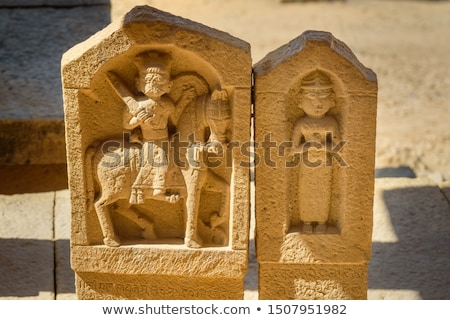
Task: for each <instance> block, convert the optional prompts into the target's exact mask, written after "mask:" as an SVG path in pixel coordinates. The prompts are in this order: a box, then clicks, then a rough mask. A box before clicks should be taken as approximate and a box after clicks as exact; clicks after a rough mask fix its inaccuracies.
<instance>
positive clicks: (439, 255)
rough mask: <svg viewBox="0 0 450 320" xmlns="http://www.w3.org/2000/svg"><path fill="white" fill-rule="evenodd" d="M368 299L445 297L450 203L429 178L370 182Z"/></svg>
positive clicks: (449, 294) (449, 291)
mask: <svg viewBox="0 0 450 320" xmlns="http://www.w3.org/2000/svg"><path fill="white" fill-rule="evenodd" d="M372 238H373V244H372V259H371V262H370V264H369V292H368V298H369V299H426V300H430V299H434V300H435V299H450V254H449V248H450V207H449V203H448V201H447V199H446V198H445V197H444V195H443V193H442V191H441V189H440V188H439V187H438V186H437V185H436V184H435V183H434V182H433V181H432V180H430V179H428V178H416V179H409V178H381V179H376V183H375V205H374V229H373V237H372Z"/></svg>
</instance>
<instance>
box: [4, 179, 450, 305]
mask: <svg viewBox="0 0 450 320" xmlns="http://www.w3.org/2000/svg"><path fill="white" fill-rule="evenodd" d="M445 194H447V198H446V197H445ZM449 195H450V184H449V183H447V184H442V185H441V188H440V187H439V186H438V185H436V184H435V183H434V182H432V181H431V180H429V179H427V178H379V179H377V180H376V193H375V206H374V230H373V247H372V248H373V250H372V259H371V262H370V265H369V291H368V298H369V299H450V278H449V274H450V255H449V247H450V207H449V198H448V196H449ZM0 221H1V224H0V270H1V271H0V299H76V296H75V293H74V292H75V289H74V274H73V272H72V270H71V269H70V263H69V256H70V250H69V238H70V201H69V192H68V190H62V191H56V192H44V193H30V194H18V195H0ZM253 245H254V242H253V237H252V239H251V250H250V255H249V271H248V275H247V277H246V281H245V286H246V292H245V299H257V297H258V295H257V290H258V286H257V263H256V260H255V253H254V247H253Z"/></svg>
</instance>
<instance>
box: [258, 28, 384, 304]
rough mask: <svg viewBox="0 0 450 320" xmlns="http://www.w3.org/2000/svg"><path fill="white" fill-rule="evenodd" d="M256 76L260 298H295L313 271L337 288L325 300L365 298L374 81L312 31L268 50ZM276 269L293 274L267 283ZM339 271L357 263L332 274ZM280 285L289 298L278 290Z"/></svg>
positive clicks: (329, 39)
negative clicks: (299, 288) (347, 268)
mask: <svg viewBox="0 0 450 320" xmlns="http://www.w3.org/2000/svg"><path fill="white" fill-rule="evenodd" d="M254 72H255V141H256V143H257V154H258V158H259V161H260V163H259V164H257V166H256V190H257V192H256V248H257V259H258V261H259V263H260V266H262V268H263V269H261V270H262V271H261V270H260V273H259V280H260V284H259V288H260V298H262V299H266V298H269V299H271V298H274V297H275V296H277V297H278V299H293V298H296V297H300V296H296V295H294V294H293V292H295V290H296V289H295V288H296V283H297V280H298V279H302V281H303V280H304V281H308V283H310V284H311V281H313V279H311V278H310V277H309V273H311V274H315V275H316V279H320V280H321V281H322V280H323V281H328V280H329V281H331V282H333V283H337V285H336V286H334V285H333V286H331V287H329V289H330V290H331V289H332V288H334V289H333V290H332V292H333V293H330V294H327V295H326V297H327V298H332V297H335V298H336V299H340V298H343V297H347V298H352V299H362V298H366V292H367V270H366V266H367V263H368V261H369V259H370V251H371V232H372V205H373V183H374V158H375V127H376V98H377V81H376V75H375V74H374V73H373V72H372V71H371V70H369V69H366V68H365V67H364V66H363V65H362V64H361V63H360V62H359V61H358V60H357V58H356V57H355V56H354V55H353V53H352V52H351V51H350V49H349V48H348V47H347V46H346V45H345V44H344V43H342V42H341V41H339V40H337V39H335V38H334V37H333V36H332V35H331V34H330V33H327V32H318V31H307V32H305V33H303V34H302V35H301V36H299V37H298V38H296V39H294V40H292V41H291V42H290V43H288V44H286V45H285V46H283V47H281V48H279V49H277V50H275V51H274V52H272V53H270V54H268V55H267V56H266V57H265V58H264V59H262V60H261V61H260V62H258V63H257V64H256V65H255V67H254ZM268 264H269V265H270V266H271V268H267V267H266V266H267V265H268ZM274 265H279V268H280V269H283V270H285V268H288V269H289V268H291V271H292V274H291V277H290V278H289V279H288V278H285V281H284V282H280V283H279V284H278V288H277V287H274V286H272V285H271V284H270V283H271V282H270V281H268V279H269V278H271V277H272V275H273V272H276V271H275V270H276V267H274ZM298 265H300V266H298ZM344 265H345V266H350V265H354V266H355V267H354V268H353V269H352V268H350V270H352V271H349V272H343V273H339V272H334V271H333V270H335V269H339V267H340V266H341V267H342V266H344ZM325 266H327V267H325ZM264 270H267V272H269V273H268V274H267V275H265V274H264ZM288 273H289V272H288ZM349 274H351V275H349ZM294 279H297V280H295V281H294ZM350 279H353V284H347V281H350ZM344 283H345V285H344ZM316 284H317V286H316V290H321V289H320V288H321V285H320V283H316ZM358 286H360V287H359V288H358ZM280 288H284V289H283V290H284V292H285V293H286V295H282V294H281V295H277V294H275V292H276V291H277V290H278V289H280ZM336 288H340V289H336ZM280 290H281V289H280ZM336 290H337V291H336ZM339 290H343V291H342V292H341V293H340V294H337V293H336V292H338V291H339ZM289 292H290V293H289ZM310 292H314V290H312V291H310ZM311 294H312V293H311ZM301 297H302V298H305V296H304V295H301ZM311 297H314V298H315V297H316V296H315V295H314V294H312V296H311Z"/></svg>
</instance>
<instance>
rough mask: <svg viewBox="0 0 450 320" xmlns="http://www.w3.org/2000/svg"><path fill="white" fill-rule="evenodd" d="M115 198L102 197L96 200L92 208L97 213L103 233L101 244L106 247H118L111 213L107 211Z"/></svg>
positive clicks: (118, 240)
mask: <svg viewBox="0 0 450 320" xmlns="http://www.w3.org/2000/svg"><path fill="white" fill-rule="evenodd" d="M116 200H118V199H116V197H113V196H112V195H109V196H108V195H106V196H105V195H104V194H102V196H101V197H100V199H98V200H97V201H96V202H95V204H94V206H95V211H96V212H97V216H98V220H99V222H100V227H101V229H102V232H103V242H104V243H105V245H107V246H108V247H118V246H120V239H119V237H118V236H117V235H116V232H115V231H114V225H113V222H112V219H111V213H110V211H109V205H110V204H112V203H113V202H114V201H116Z"/></svg>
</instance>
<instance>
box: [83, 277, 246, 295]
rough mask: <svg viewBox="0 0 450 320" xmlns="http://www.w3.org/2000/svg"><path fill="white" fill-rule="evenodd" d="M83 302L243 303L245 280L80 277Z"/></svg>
mask: <svg viewBox="0 0 450 320" xmlns="http://www.w3.org/2000/svg"><path fill="white" fill-rule="evenodd" d="M76 287H77V296H78V299H82V300H94V299H95V300H116V299H117V300H123V299H131V300H141V299H142V300H242V299H243V298H244V281H243V279H242V278H211V277H190V276H159V275H114V276H112V275H111V274H100V273H86V274H77V277H76Z"/></svg>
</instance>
